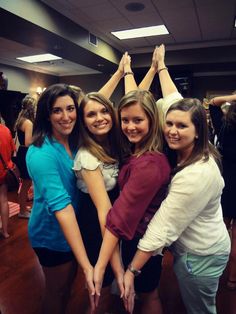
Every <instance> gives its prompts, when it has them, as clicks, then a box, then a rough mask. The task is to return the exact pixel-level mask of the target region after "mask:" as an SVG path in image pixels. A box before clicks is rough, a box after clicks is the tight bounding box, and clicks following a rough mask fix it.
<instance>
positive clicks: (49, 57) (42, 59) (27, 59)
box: [16, 53, 61, 63]
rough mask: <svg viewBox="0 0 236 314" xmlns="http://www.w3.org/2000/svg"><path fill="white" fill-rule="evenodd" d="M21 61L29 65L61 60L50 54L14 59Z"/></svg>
mask: <svg viewBox="0 0 236 314" xmlns="http://www.w3.org/2000/svg"><path fill="white" fill-rule="evenodd" d="M16 59H18V60H21V61H25V62H29V63H36V62H45V61H53V60H59V59H61V58H60V57H58V56H55V55H52V54H50V53H45V54H40V55H34V56H28V57H18V58H16Z"/></svg>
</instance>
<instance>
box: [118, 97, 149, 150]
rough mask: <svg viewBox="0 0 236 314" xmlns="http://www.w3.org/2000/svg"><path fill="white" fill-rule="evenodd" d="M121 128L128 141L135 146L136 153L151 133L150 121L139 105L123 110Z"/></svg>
mask: <svg viewBox="0 0 236 314" xmlns="http://www.w3.org/2000/svg"><path fill="white" fill-rule="evenodd" d="M120 118H121V128H122V131H123V133H124V135H125V136H126V137H127V138H128V140H129V141H130V142H131V143H133V144H135V152H136V151H138V149H139V147H140V144H141V143H142V142H143V140H144V138H145V137H146V136H147V134H148V132H149V119H148V116H147V114H146V113H145V111H144V110H143V108H142V107H141V106H140V104H139V103H135V104H132V105H129V106H127V107H124V108H122V110H121V112H120Z"/></svg>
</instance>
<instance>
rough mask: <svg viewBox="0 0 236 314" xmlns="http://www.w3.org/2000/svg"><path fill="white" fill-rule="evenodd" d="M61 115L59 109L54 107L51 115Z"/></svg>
mask: <svg viewBox="0 0 236 314" xmlns="http://www.w3.org/2000/svg"><path fill="white" fill-rule="evenodd" d="M59 113H61V108H58V107H54V108H52V111H51V114H59Z"/></svg>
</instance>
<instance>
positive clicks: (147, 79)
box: [138, 47, 158, 90]
mask: <svg viewBox="0 0 236 314" xmlns="http://www.w3.org/2000/svg"><path fill="white" fill-rule="evenodd" d="M157 50H158V47H155V49H154V51H153V54H152V64H151V66H150V68H149V70H148V72H147V73H146V75H145V76H144V78H143V80H142V82H141V83H140V84H139V86H138V87H139V88H140V89H144V90H149V89H150V86H151V84H152V81H153V79H154V77H155V75H156V73H157V70H158V64H157V60H156V54H157Z"/></svg>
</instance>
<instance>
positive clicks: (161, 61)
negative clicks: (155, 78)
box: [155, 45, 178, 97]
mask: <svg viewBox="0 0 236 314" xmlns="http://www.w3.org/2000/svg"><path fill="white" fill-rule="evenodd" d="M155 57H156V62H157V64H158V75H159V80H160V84H161V90H162V95H163V97H166V96H168V95H170V94H172V93H175V92H178V89H177V87H176V86H175V84H174V82H173V80H172V78H171V77H170V74H169V72H168V68H167V66H166V65H165V46H164V45H161V46H159V47H158V49H157V51H156V53H155Z"/></svg>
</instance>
